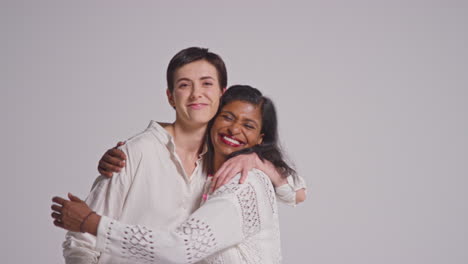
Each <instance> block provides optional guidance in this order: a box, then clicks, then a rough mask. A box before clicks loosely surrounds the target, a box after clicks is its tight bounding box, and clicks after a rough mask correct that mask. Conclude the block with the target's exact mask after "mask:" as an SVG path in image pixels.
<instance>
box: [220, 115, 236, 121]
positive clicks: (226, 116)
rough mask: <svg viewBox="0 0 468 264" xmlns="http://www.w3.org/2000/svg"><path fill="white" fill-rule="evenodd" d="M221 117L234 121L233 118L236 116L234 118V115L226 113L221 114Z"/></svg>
mask: <svg viewBox="0 0 468 264" xmlns="http://www.w3.org/2000/svg"><path fill="white" fill-rule="evenodd" d="M221 117H222V118H223V119H224V120H227V121H232V120H234V118H232V116H230V115H226V114H223V115H221Z"/></svg>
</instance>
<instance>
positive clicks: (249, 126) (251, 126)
mask: <svg viewBox="0 0 468 264" xmlns="http://www.w3.org/2000/svg"><path fill="white" fill-rule="evenodd" d="M244 127H245V128H247V129H255V127H254V126H253V125H251V124H244Z"/></svg>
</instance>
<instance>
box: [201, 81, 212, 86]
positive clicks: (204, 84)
mask: <svg viewBox="0 0 468 264" xmlns="http://www.w3.org/2000/svg"><path fill="white" fill-rule="evenodd" d="M212 85H213V83H212V82H204V83H203V86H212Z"/></svg>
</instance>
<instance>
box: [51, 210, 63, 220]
mask: <svg viewBox="0 0 468 264" xmlns="http://www.w3.org/2000/svg"><path fill="white" fill-rule="evenodd" d="M51 216H52V218H54V219H55V220H58V221H60V222H61V219H62V214H59V213H56V212H53V213H52V214H51Z"/></svg>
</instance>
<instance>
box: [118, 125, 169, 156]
mask: <svg viewBox="0 0 468 264" xmlns="http://www.w3.org/2000/svg"><path fill="white" fill-rule="evenodd" d="M168 141H169V138H168V135H167V132H165V131H164V128H162V127H161V126H160V125H159V124H158V123H157V122H155V121H151V122H150V124H149V125H148V127H147V128H146V129H145V130H143V131H142V132H140V133H138V134H136V135H134V136H132V137H130V138H129V139H128V140H127V141H126V142H125V145H123V146H122V147H121V149H122V150H123V151H124V152H128V154H139V153H143V152H145V151H152V150H154V149H155V148H165V147H166V144H167V142H168Z"/></svg>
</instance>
